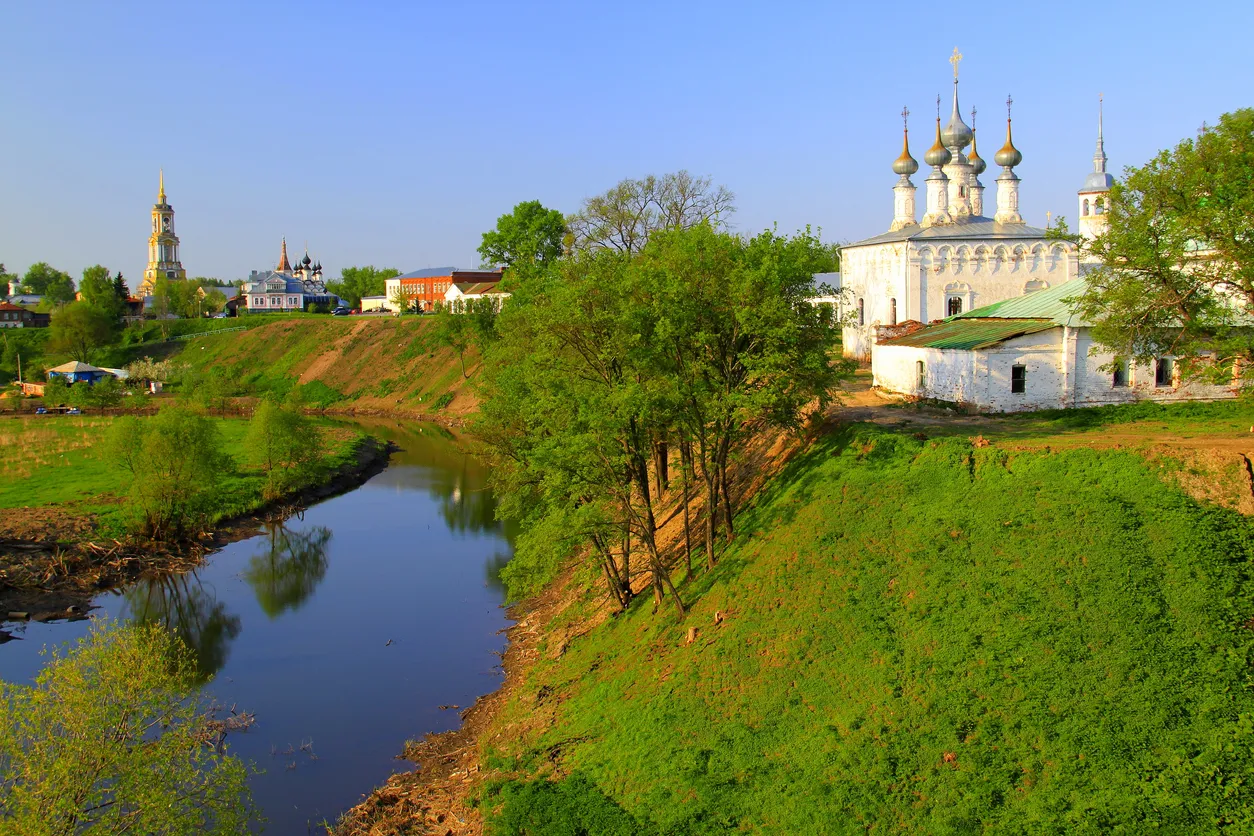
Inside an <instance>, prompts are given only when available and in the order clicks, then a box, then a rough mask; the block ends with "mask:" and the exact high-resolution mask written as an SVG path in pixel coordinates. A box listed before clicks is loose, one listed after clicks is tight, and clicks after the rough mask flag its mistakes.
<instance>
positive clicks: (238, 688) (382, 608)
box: [0, 421, 511, 834]
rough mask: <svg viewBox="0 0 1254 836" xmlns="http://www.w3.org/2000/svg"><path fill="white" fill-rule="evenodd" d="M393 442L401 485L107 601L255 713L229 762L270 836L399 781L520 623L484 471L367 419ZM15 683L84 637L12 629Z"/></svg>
mask: <svg viewBox="0 0 1254 836" xmlns="http://www.w3.org/2000/svg"><path fill="white" fill-rule="evenodd" d="M360 423H361V425H362V426H363V428H364V429H366V431H368V432H370V433H372V434H373V435H375V436H377V437H381V438H386V439H389V440H391V441H394V442H395V443H396V444H398V445H399V446H400V447H401V452H398V453H394V454H393V455H392V458H391V461H390V463H389V465H388V467H387V469H386V470H384V471H383V472H381V473H379V474H378V475H376V476H375V477H373V478H372V479H370V480H369V481H368V482H366V483H365V484H363V485H362V486H360V487H358V488H357V489H355V490H353V491H351V492H349V493H346V494H343V495H341V496H337V497H334V498H332V499H328V500H325V501H323V502H321V503H319V504H317V505H314V506H312V507H310V508H309V509H307V510H306V511H305V512H304V513H303V514H302V515H301V516H300V518H292V519H290V520H288V521H287V523H286V524H284V525H281V526H279V525H275V526H267V527H264V528H262V529H260V530H259V531H258V533H257V534H256V535H255V536H253V537H249V538H248V539H245V540H241V541H239V542H236V543H232V544H231V545H229V546H227V547H226V548H224V549H222V550H221V551H219V552H217V553H215V554H213V555H211V556H210V558H209V560H208V562H207V563H206V564H205V565H204V566H202V567H201V568H200V569H198V570H197V571H195V572H190V573H188V574H185V575H181V576H175V577H170V578H167V579H163V580H154V581H146V582H140V583H138V584H134V585H132V586H130V587H126V588H124V589H119V590H114V591H111V592H107V593H104V594H102V595H100V596H99V597H98V598H97V599H96V601H95V605H96V606H97V607H98V609H97V610H96V611H95V613H94V614H95V615H101V614H104V615H107V616H110V617H115V618H123V619H140V620H146V621H160V622H162V623H165V624H167V625H169V626H170V627H171V628H173V629H174V630H176V631H177V632H178V633H179V634H180V635H181V636H182V637H183V640H184V641H185V642H186V643H187V644H188V645H189V646H190V647H191V648H192V649H193V650H194V651H195V654H196V659H197V663H198V666H199V669H200V671H201V673H202V674H203V675H204V676H205V677H206V678H207V679H208V678H209V677H212V681H210V682H209V684H208V685H207V686H206V687H207V688H208V690H209V692H210V693H212V695H213V696H214V697H215V698H216V700H217V701H218V702H219V703H221V704H223V705H225V706H231V705H235V706H237V707H238V708H239V709H240V710H247V711H249V712H253V713H255V714H256V717H257V722H256V725H255V726H253V728H252V729H250V730H249V731H247V732H245V733H240V734H232V735H231V736H230V738H229V741H228V743H229V745H230V747H231V751H232V752H233V753H234V754H236V755H238V756H240V757H241V758H243V759H244V760H245V761H252V762H253V763H254V764H255V765H256V766H257V767H258V768H260V769H261V770H264V771H263V772H262V773H260V774H258V775H256V776H254V777H253V778H252V779H251V785H252V790H253V796H254V800H255V801H256V802H257V804H258V806H259V807H260V808H261V810H262V812H263V814H264V815H265V816H266V818H267V820H268V821H267V823H266V826H265V832H267V833H277V834H289V833H293V834H294V833H306V832H309V833H321V832H323V831H322V830H321V829H320V827H319V823H320V822H322V821H323V820H324V819H325V820H326V821H328V822H332V823H334V822H335V821H336V819H337V818H338V817H339V815H340V814H341V813H342V812H344V811H345V810H346V809H348V808H349V807H351V806H352V805H353V804H355V803H356V802H357V801H359V800H360V799H361V798H362V797H363V795H364V794H366V793H368V792H369V791H370V790H371V789H372V788H374V787H375V786H376V785H378V784H380V783H382V782H383V781H384V780H385V779H386V778H387V777H388V775H390V774H391V773H393V772H395V771H398V770H402V769H408V768H412V766H411V765H409V764H407V763H405V762H403V761H398V760H396V758H395V756H396V755H397V753H399V752H400V751H401V749H402V747H403V745H404V743H405V741H406V740H407V739H421V738H422V737H423V736H424V735H425V734H427V733H428V732H439V731H447V730H448V729H451V728H455V727H456V726H457V724H458V723H459V722H460V719H459V716H458V715H459V711H458V710H457V709H455V708H447V707H446V706H457V707H460V708H463V709H464V708H466V707H467V706H469V705H470V704H471V703H473V702H474V700H475V698H476V697H478V696H481V695H483V694H486V693H488V692H490V691H492V690H494V689H496V688H497V687H498V686H499V685H500V681H501V676H502V672H501V668H500V658H499V656H498V655H497V654H499V653H500V652H503V651H504V649H505V636H504V632H503V631H504V629H505V628H506V627H507V626H508V624H509V622H508V620H507V619H506V615H505V611H504V610H503V609H502V607H501V604H502V601H503V597H504V596H503V592H502V590H501V588H500V586H499V584H498V582H497V580H496V574H497V570H498V569H499V568H500V566H501V565H502V564H503V563H504V562H505V561H506V560H508V559H509V555H510V554H511V545H510V543H511V538H510V537H509V536H508V532H507V531H506V530H505V529H504V528H503V527H502V525H501V524H500V523H498V522H497V521H496V520H495V518H494V511H495V503H494V501H493V498H492V496H491V493H490V492H489V491H488V490H487V487H486V475H487V474H486V470H485V468H484V467H483V465H482V464H480V463H479V462H477V461H475V460H474V459H473V458H472V457H471V456H469V455H467V454H466V453H465V452H463V451H462V450H461V449H460V448H459V447H458V445H457V443H456V441H455V439H454V438H453V437H452V436H451V435H450V434H449V433H448V432H447V431H446V430H443V429H442V428H439V427H435V426H429V425H421V426H420V425H415V424H407V425H398V424H396V423H395V422H382V421H378V422H360ZM7 629H10V631H11V632H13V633H14V635H15V637H16V638H17V639H20V640H19V641H10V642H8V643H6V644H4V645H2V646H0V678H3V679H5V680H8V681H10V682H29V681H31V680H32V679H33V678H34V676H35V675H36V674H37V673H38V671H39V669H40V667H41V665H42V663H43V657H41V656H40V654H39V651H40V648H42V647H43V646H44V645H48V644H54V643H60V642H67V641H72V640H73V639H76V638H78V637H79V636H82V635H83V634H84V633H85V632H86V630H87V623H86V622H84V621H78V622H72V621H71V622H52V623H29V624H20V625H9V626H8V628H7Z"/></svg>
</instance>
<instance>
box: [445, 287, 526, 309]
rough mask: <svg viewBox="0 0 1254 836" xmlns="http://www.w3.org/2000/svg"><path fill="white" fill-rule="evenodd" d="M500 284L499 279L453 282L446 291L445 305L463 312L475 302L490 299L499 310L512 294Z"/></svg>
mask: <svg viewBox="0 0 1254 836" xmlns="http://www.w3.org/2000/svg"><path fill="white" fill-rule="evenodd" d="M500 284H501V283H500V282H499V281H491V282H453V283H452V284H451V285H449V288H448V290H446V291H444V305H445V307H447V308H448V309H449V310H451V311H455V312H457V313H462V312H463V311H467V310H469V309H470V306H471V305H472V304H474V303H475V302H478V301H480V300H482V299H490V300H492V304H493V305H494V306H495V307H496V309H497V310H498V311H499V310H500V309H501V305H503V304H504V303H505V300H506V299H508V298H509V297H510V294H508V293H506V292H505V291H503V290H501V287H500Z"/></svg>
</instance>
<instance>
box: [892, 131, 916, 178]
mask: <svg viewBox="0 0 1254 836" xmlns="http://www.w3.org/2000/svg"><path fill="white" fill-rule="evenodd" d="M918 170H919V161H918V160H916V159H915V158H914V157H912V156H910V133H909V132H908V131H907V132H906V133H905V134H904V135H903V136H902V139H901V156H900V157H898V158H897V159H895V160H893V173H894V174H900V175H901V176H902V177H909V176H910V175H911V174H914V173H915V172H916V171H918Z"/></svg>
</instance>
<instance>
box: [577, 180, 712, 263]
mask: <svg viewBox="0 0 1254 836" xmlns="http://www.w3.org/2000/svg"><path fill="white" fill-rule="evenodd" d="M735 201H736V196H735V195H733V194H732V193H731V192H730V191H728V190H727V189H726V188H724V187H723V186H715V185H714V181H713V180H711V179H710V178H709V177H694V176H692V175H691V174H689V173H688V172H687V171H677V172H675V173H673V174H664V175H662V176H661V177H655V176H653V175H652V174H650V175H649V176H648V177H645V178H644V179H643V180H632V179H630V178H629V179H626V180H623V181H622V182H620V183H619V184H618V185H617V186H615V187H614V188H612V189H610V190H609V191H607V192H606V193H605V194H601V195H597V196H596V197H591V198H588V199H587V200H585V201H584V204H583V206H582V207H581V208H580V210H579V211H578V212H576V213H575V214H573V215H571V216H570V217H569V218H567V220H566V225H567V227H568V229H569V230H570V244H571V248H572V249H609V250H613V251H615V252H619V253H624V254H626V255H631V254H633V253H638V252H640V251H641V250H643V249H644V246H645V244H646V243H648V241H649V237H650V236H651V235H652V234H653V233H655V232H659V231H662V230H667V229H689V228H691V227H694V226H698V225H699V224H709V225H710V226H712V227H714V228H715V229H723V228H725V227H726V225H727V222H728V219H729V218H730V217H731V215H732V213H734V212H735V211H736V203H735Z"/></svg>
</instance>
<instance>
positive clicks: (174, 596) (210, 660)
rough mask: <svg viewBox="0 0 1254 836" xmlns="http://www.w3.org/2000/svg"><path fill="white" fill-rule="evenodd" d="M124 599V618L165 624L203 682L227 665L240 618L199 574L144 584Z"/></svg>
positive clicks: (144, 582) (143, 582) (156, 580)
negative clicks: (176, 637)
mask: <svg viewBox="0 0 1254 836" xmlns="http://www.w3.org/2000/svg"><path fill="white" fill-rule="evenodd" d="M123 597H124V598H125V600H126V613H125V614H124V616H126V615H129V617H130V618H131V619H134V620H135V621H137V622H140V623H143V624H148V623H156V624H161V625H164V626H165V627H166V628H167V629H169V630H171V631H173V632H174V633H175V635H177V636H178V637H179V638H180V639H181V640H182V641H183V644H185V645H187V647H188V649H189V650H191V652H192V656H193V659H194V662H195V666H196V674H197V676H198V678H199V680H200V681H201V682H208V681H209V679H210V678H211V677H212V676H213V675H214V674H216V673H217V672H218V671H219V670H221V668H222V666H223V665H224V664H226V659H227V656H228V655H229V654H230V647H231V642H232V641H234V640H235V638H236V637H237V636H239V634H240V620H239V616H237V615H234V614H232V613H230V612H227V609H226V604H224V603H222V602H221V601H219V600H218V598H217V593H216V591H215V590H214V589H213V587H212V586H207V585H206V584H204V583H203V582H202V581H201V580H200V578H199V577H198V576H197V574H196V573H195V572H188V573H186V574H183V575H169V576H166V577H162V578H153V579H150V580H147V581H140V582H139V583H136V584H135V585H134V586H132V587H130V588H128V589H127V590H126V592H125V593H124V594H123Z"/></svg>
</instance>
